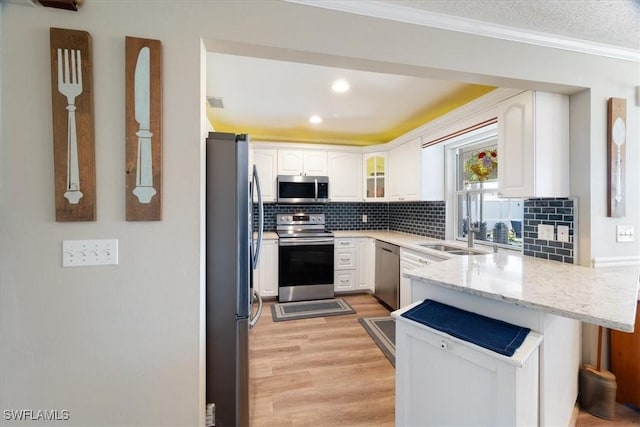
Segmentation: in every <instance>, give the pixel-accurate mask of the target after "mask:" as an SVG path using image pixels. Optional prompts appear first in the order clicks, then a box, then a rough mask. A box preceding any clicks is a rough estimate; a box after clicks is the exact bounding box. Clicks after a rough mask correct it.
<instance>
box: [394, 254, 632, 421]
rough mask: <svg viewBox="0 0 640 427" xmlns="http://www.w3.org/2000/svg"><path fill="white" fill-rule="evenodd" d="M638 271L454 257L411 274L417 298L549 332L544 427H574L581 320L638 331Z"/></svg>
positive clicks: (544, 349)
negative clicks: (571, 424) (563, 426)
mask: <svg viewBox="0 0 640 427" xmlns="http://www.w3.org/2000/svg"><path fill="white" fill-rule="evenodd" d="M639 273H640V270H639V269H638V268H637V267H631V268H612V269H591V268H587V267H581V266H572V265H567V264H562V263H557V262H553V261H545V260H540V259H536V258H532V257H521V256H514V255H507V254H502V253H497V254H489V255H477V256H461V257H455V258H452V259H449V260H447V261H443V262H439V263H435V264H431V265H428V266H425V267H422V268H419V269H415V270H412V271H410V272H407V273H406V276H408V277H409V278H410V279H411V299H412V301H422V300H424V299H426V298H430V299H433V300H436V301H439V302H442V303H444V304H448V305H451V306H454V307H458V308H461V309H463V310H467V311H472V312H475V313H478V314H481V315H484V316H489V317H492V318H495V319H499V320H503V321H505V322H509V323H513V324H516V325H519V326H524V327H528V328H531V330H533V331H535V332H538V333H540V334H541V335H543V342H542V345H541V347H540V370H539V389H540V394H539V425H568V424H569V423H570V420H571V416H572V412H573V408H574V405H575V402H576V399H577V395H578V369H579V366H580V360H581V354H580V321H583V322H587V323H591V324H595V325H601V326H604V327H607V328H612V329H617V330H621V331H627V332H630V331H633V325H634V319H635V315H636V300H637V298H638V280H639ZM397 351H398V352H400V351H402V349H400V348H398V349H397ZM398 386H399V387H401V385H398Z"/></svg>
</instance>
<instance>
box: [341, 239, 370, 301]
mask: <svg viewBox="0 0 640 427" xmlns="http://www.w3.org/2000/svg"><path fill="white" fill-rule="evenodd" d="M334 244H335V258H334V268H335V274H334V282H333V283H334V285H333V289H334V292H354V291H371V292H373V290H374V289H373V288H374V271H375V264H374V263H375V240H374V239H371V238H368V237H339V238H336V239H335V243H334Z"/></svg>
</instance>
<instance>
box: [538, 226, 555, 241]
mask: <svg viewBox="0 0 640 427" xmlns="http://www.w3.org/2000/svg"><path fill="white" fill-rule="evenodd" d="M553 231H554V229H553V225H548V224H539V225H538V239H541V240H554V238H553Z"/></svg>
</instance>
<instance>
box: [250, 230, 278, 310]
mask: <svg viewBox="0 0 640 427" xmlns="http://www.w3.org/2000/svg"><path fill="white" fill-rule="evenodd" d="M253 286H254V288H256V289H257V291H258V293H259V294H260V296H261V297H276V298H277V297H278V240H263V241H262V248H261V249H260V260H259V261H258V267H257V268H256V269H255V271H254V272H253Z"/></svg>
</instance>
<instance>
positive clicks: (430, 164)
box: [422, 144, 445, 200]
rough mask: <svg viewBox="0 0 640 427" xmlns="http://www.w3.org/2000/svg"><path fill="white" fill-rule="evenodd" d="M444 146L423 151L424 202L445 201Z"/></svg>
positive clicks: (438, 145)
mask: <svg viewBox="0 0 640 427" xmlns="http://www.w3.org/2000/svg"><path fill="white" fill-rule="evenodd" d="M444 174H445V171H444V144H436V145H431V146H429V147H426V148H423V149H422V200H444V199H445V196H444V177H445V175H444Z"/></svg>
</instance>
